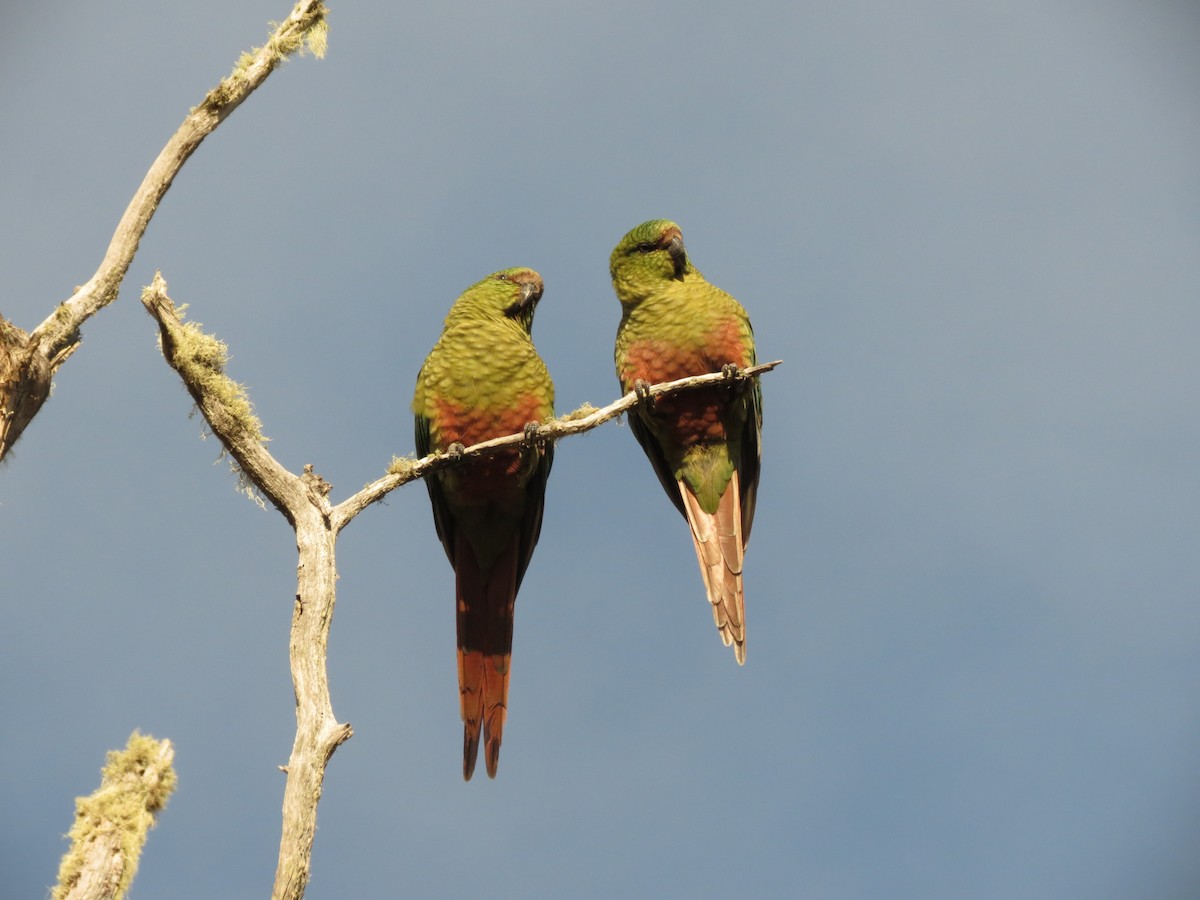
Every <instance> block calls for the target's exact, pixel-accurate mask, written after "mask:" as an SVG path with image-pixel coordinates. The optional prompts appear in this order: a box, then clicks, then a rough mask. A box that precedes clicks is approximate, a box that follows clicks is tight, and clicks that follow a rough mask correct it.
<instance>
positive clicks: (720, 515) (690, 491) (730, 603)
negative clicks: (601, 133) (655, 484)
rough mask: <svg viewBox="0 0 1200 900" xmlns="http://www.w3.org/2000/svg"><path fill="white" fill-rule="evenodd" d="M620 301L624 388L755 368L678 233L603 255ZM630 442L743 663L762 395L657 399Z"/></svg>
mask: <svg viewBox="0 0 1200 900" xmlns="http://www.w3.org/2000/svg"><path fill="white" fill-rule="evenodd" d="M609 263H610V272H611V274H612V281H613V288H614V290H615V291H616V294H617V298H618V299H619V300H620V301H621V308H622V315H621V324H620V326H619V327H618V329H617V342H616V351H615V360H616V368H617V378H618V380H619V381H620V383H621V388H622V390H624V391H627V392H628V391H630V390H634V389H635V387H636V385H637V384H638V383H639V382H646V383H648V384H653V383H656V382H660V381H671V380H674V379H677V378H683V377H686V376H689V375H703V374H707V373H710V372H720V371H722V370H723V369H724V367H725V366H726V365H735V366H738V367H740V368H745V367H747V366H752V365H754V363H755V350H754V332H753V330H752V329H751V327H750V319H749V318H748V317H747V315H746V311H745V310H744V309H743V308H742V306H741V304H739V303H738V302H737V301H736V300H734V299H733V297H731V296H730V295H729V294H727V293H725V291H723V290H721V289H720V288H718V287H715V286H714V285H712V284H710V283H709V282H708V281H707V280H706V279H705V278H704V276H703V275H701V274H700V272H699V270H698V269H696V267H695V266H694V265H693V264H692V261H691V259H690V258H689V257H688V254H687V251H686V249H685V248H684V244H683V235H682V233H681V232H680V229H679V226H678V225H676V224H675V223H674V222H671V221H669V220H666V219H654V220H651V221H649V222H644V223H642V224H641V225H639V226H637V227H636V228H634V229H633V230H632V231H630V232H629V233H628V234H626V235H625V237H624V238H622V239H621V241H620V243H618V244H617V246H616V248H615V249H614V250H613V252H612V256H611V258H610V261H609ZM629 421H630V425H631V427H632V431H633V434H634V437H636V438H637V440H638V443H639V444H641V446H642V449H643V450H644V451H645V453H646V456H647V457H648V458H649V460H650V463H651V465H652V466H653V468H654V471H655V474H656V475H657V476H658V479H659V481H660V482H661V483H662V486H663V489H664V490H665V491H666V493H667V496H668V497H670V498H671V502H672V503H674V504H675V507H676V508H677V509H678V510H679V512H680V513H681V514H682V515H683V517H684V518H685V519H686V520H687V522H688V526H689V528H690V530H691V534H692V540H693V543H694V544H695V549H696V558H697V560H698V561H699V563H700V573H701V576H702V578H703V580H704V585H705V590H706V592H707V594H708V599H709V603H710V604H711V606H712V613H713V619H714V621H715V622H716V625H717V629H718V631H719V633H720V635H721V640H722V641H723V642H724V643H725V645H726V646H729V645H731V644H732V645H733V648H734V655H735V657H736V659H737V661H738V663H739V664H742V663H744V662H745V660H746V619H745V600H744V591H743V587H742V561H743V556H744V553H745V548H746V544H747V542H748V541H749V539H750V527H751V525H752V523H753V521H754V508H755V500H756V497H757V492H758V473H759V464H760V436H761V432H762V394H761V390H760V388H759V386H758V383H757V382H754V383H753V384H752V385H748V386H743V385H740V384H735V383H733V382H731V383H730V384H728V385H718V386H715V387H711V388H702V389H700V390H693V391H688V392H686V393H683V394H678V395H674V396H671V397H660V398H658V399H657V400H654V401H649V402H647V403H645V404H642V405H641V406H639V407H638V408H637V409H636V410H635V411H634V412H633V413H632V414H631V416H630V420H629Z"/></svg>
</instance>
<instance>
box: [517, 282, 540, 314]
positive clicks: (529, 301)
mask: <svg viewBox="0 0 1200 900" xmlns="http://www.w3.org/2000/svg"><path fill="white" fill-rule="evenodd" d="M541 299H542V286H541V285H540V284H538V283H536V282H533V281H526V282H525V283H524V284H522V285H521V301H520V303H521V307H522V308H524V307H527V306H533V305H534V304H535V303H537V302H538V301H539V300H541Z"/></svg>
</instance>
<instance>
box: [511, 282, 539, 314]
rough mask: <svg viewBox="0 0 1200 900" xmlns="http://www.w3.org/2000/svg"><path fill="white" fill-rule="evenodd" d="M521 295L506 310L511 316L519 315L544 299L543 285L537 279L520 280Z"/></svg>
mask: <svg viewBox="0 0 1200 900" xmlns="http://www.w3.org/2000/svg"><path fill="white" fill-rule="evenodd" d="M519 286H520V288H521V296H520V297H519V298H518V299H517V300H515V301H514V302H513V303H512V304H511V305H510V306H509V307H508V309H506V310H505V311H504V312H505V314H506V315H509V316H519V315H521V314H522V313H524V312H525V311H526V310H529V309H532V308H533V307H534V306H536V305H537V302H538V301H539V300H541V299H542V285H541V283H540V282H537V281H522V282H520V285H519Z"/></svg>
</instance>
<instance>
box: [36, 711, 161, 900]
mask: <svg viewBox="0 0 1200 900" xmlns="http://www.w3.org/2000/svg"><path fill="white" fill-rule="evenodd" d="M174 759H175V750H174V749H173V748H172V746H171V742H170V741H166V740H164V741H157V740H155V739H154V738H152V737H149V736H148V735H140V734H138V733H137V732H136V731H135V732H134V733H133V734H132V735H131V736H130V738H129V743H128V745H127V746H126V747H125V749H124V750H121V751H117V750H114V751H112V752H110V753H109V754H108V763H107V765H105V767H104V776H103V778H102V779H101V782H100V787H99V788H98V789H97V790H96V792H95V793H93V794H91V795H90V796H87V797H80V798H79V799H78V800H76V801H75V810H76V811H75V824H74V825H73V826H72V827H71V833H70V838H71V848H70V849H69V850H68V851H67V853H66V854H65V855H64V856H63V860H62V864H61V865H60V866H59V870H58V885H57V886H56V887H55V888H54V890H53V892H52V893H51V897H52V900H119V898H121V897H124V896H125V894H126V893H127V892H128V890H129V886H130V884H132V882H133V876H134V874H135V873H136V872H137V866H138V859H139V858H140V856H141V852H142V847H143V846H144V845H145V843H146V834H147V833H148V832H149V830H150V829H151V828H152V827H153V826H154V821H155V817H156V816H157V814H158V812H159V811H160V810H161V809H162V808H163V807H164V806H166V803H167V798H168V797H170V795H171V792H172V791H173V790H174V789H175V770H174V768H173V766H172V763H173V761H174Z"/></svg>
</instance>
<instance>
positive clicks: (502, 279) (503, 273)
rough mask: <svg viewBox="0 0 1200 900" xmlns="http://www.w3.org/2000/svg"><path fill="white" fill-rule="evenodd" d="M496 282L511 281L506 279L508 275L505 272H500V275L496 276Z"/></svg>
mask: <svg viewBox="0 0 1200 900" xmlns="http://www.w3.org/2000/svg"><path fill="white" fill-rule="evenodd" d="M496 280H497V281H511V280H512V279H510V278H509V277H508V273H506V272H501V273H500V274H498V275H497V276H496Z"/></svg>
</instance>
